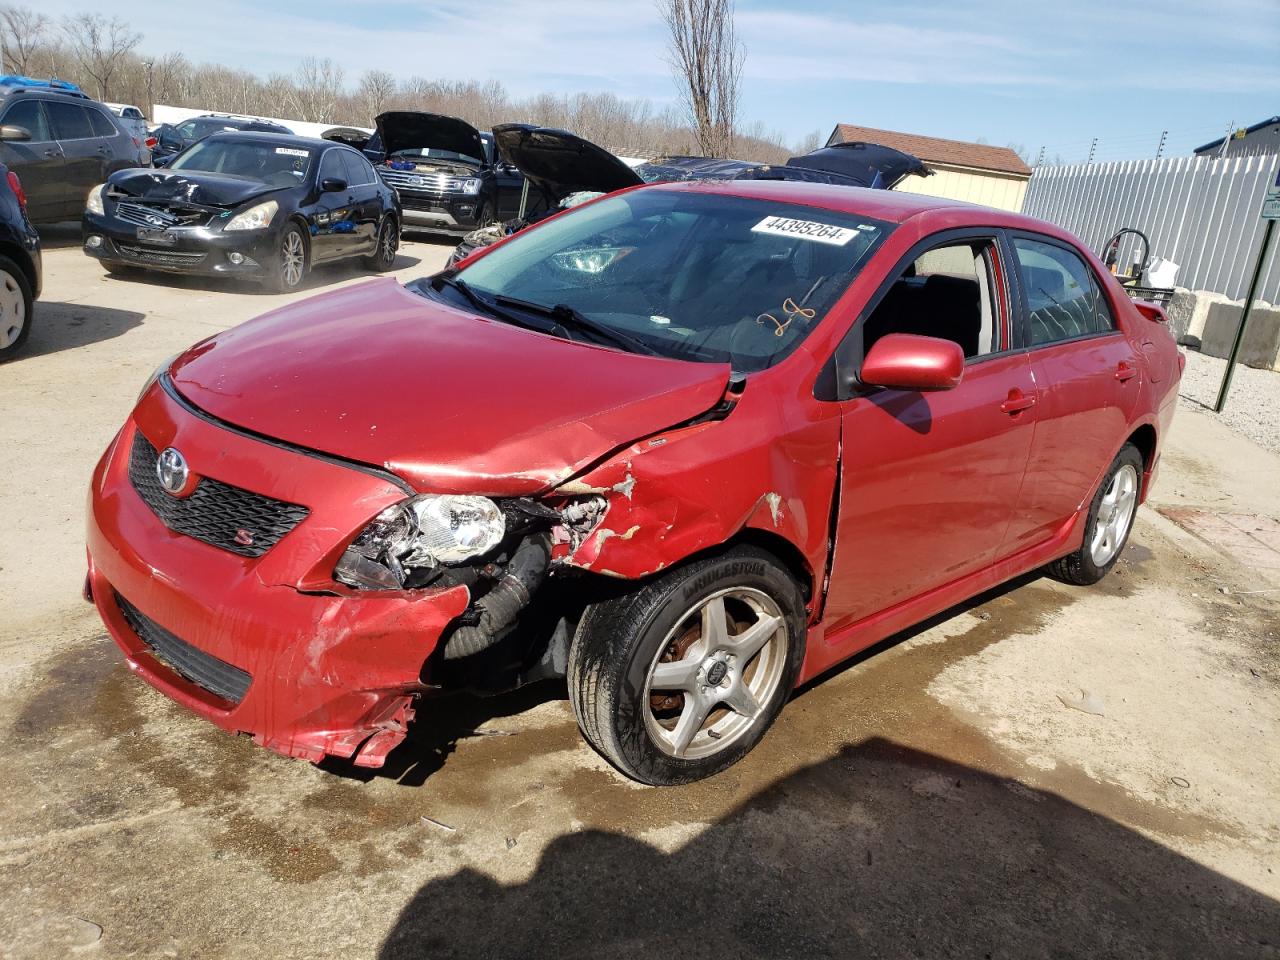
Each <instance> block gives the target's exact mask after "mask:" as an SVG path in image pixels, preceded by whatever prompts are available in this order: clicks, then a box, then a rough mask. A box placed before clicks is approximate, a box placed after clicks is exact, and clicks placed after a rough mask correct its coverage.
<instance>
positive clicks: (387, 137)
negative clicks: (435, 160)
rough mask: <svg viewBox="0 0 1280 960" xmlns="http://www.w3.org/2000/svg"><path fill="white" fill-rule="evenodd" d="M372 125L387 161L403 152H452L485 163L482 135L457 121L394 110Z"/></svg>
mask: <svg viewBox="0 0 1280 960" xmlns="http://www.w3.org/2000/svg"><path fill="white" fill-rule="evenodd" d="M373 122H374V125H375V126H376V127H377V130H378V139H379V140H380V141H381V142H382V151H383V154H384V155H385V156H387V157H390V156H391V155H392V154H393V153H396V152H397V151H400V150H449V151H452V152H453V153H460V154H463V155H464V156H468V157H474V158H475V159H476V160H478V161H480V162H482V163H483V162H484V160H485V153H484V141H483V140H481V139H480V131H478V130H477V129H476V128H475V127H473V126H472V125H471V124H469V123H467V121H465V120H459V119H458V118H457V117H446V116H444V115H442V114H439V113H421V112H419V111H416V110H392V111H390V112H388V113H380V114H378V116H377V118H376V119H375V120H374V121H373Z"/></svg>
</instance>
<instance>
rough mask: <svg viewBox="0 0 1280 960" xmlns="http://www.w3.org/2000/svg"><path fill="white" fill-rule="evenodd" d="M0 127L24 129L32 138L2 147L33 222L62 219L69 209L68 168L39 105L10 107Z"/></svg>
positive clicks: (19, 103)
mask: <svg viewBox="0 0 1280 960" xmlns="http://www.w3.org/2000/svg"><path fill="white" fill-rule="evenodd" d="M0 124H7V125H12V126H15V127H22V128H23V129H24V130H26V131H27V132H28V133H29V134H31V139H30V140H8V141H5V142H3V143H0V160H3V161H4V164H5V166H7V167H8V168H9V169H10V170H12V171H13V172H14V173H16V174H17V175H18V179H20V180H21V181H22V189H23V190H24V191H25V192H26V194H27V204H28V212H29V215H30V217H31V219H32V220H34V221H36V222H37V223H46V222H49V221H51V220H57V219H59V218H61V217H63V216H64V215H65V208H66V205H67V187H66V182H65V176H66V169H65V166H66V165H65V162H64V160H63V156H62V147H60V146H58V142H57V141H56V140H55V139H54V138H53V133H52V132H51V128H50V127H49V118H48V116H47V115H46V114H45V112H44V107H43V106H42V105H41V103H40V101H39V100H35V99H31V98H23V99H20V100H18V101H17V102H16V103H13V104H11V105H10V106H9V108H8V109H7V110H5V111H4V113H3V114H0Z"/></svg>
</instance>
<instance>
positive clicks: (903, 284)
mask: <svg viewBox="0 0 1280 960" xmlns="http://www.w3.org/2000/svg"><path fill="white" fill-rule="evenodd" d="M995 257H996V252H995V242H994V240H965V241H962V242H959V243H949V244H944V245H942V246H938V247H934V248H933V249H932V250H927V251H926V252H924V253H923V254H921V255H920V256H919V257H917V258H916V259H915V260H914V261H912V262H911V263H910V264H909V265H908V266H907V268H906V270H904V271H903V272H902V273H901V274H900V275H899V276H898V278H897V279H896V280H894V282H893V285H892V286H891V287H889V289H888V291H886V293H885V295H884V297H883V299H881V301H880V302H879V303H878V304H877V305H876V308H875V309H874V310H873V311H872V312H871V314H870V316H868V317H867V319H866V321H865V322H864V324H863V335H862V347H863V350H864V351H867V350H870V349H871V346H872V344H874V343H875V342H876V341H877V340H879V339H880V338H881V337H883V336H884V335H886V334H889V333H910V334H915V335H917V336H924V337H937V338H939V339H942V340H953V341H955V342H956V343H958V344H959V345H960V348H961V349H962V350H963V351H964V355H965V359H966V360H972V359H975V358H977V357H982V356H985V355H987V354H990V353H995V352H998V351H999V350H1001V349H1003V346H1002V339H1003V338H1002V327H1003V324H1002V323H1001V321H1000V316H1001V314H1000V309H999V304H1000V299H999V297H998V296H997V294H996V290H995V285H996V284H995V278H996V275H997V274H996V259H995Z"/></svg>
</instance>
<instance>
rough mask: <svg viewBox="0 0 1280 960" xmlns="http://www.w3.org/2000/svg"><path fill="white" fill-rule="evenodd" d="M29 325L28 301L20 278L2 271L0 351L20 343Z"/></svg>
mask: <svg viewBox="0 0 1280 960" xmlns="http://www.w3.org/2000/svg"><path fill="white" fill-rule="evenodd" d="M26 325H27V301H26V299H25V298H24V297H23V296H22V287H21V286H20V285H19V284H18V278H17V277H15V276H14V275H13V274H11V273H9V272H8V271H7V270H6V271H0V350H3V349H4V348H5V347H11V346H13V345H14V344H15V343H17V342H18V337H20V336H21V335H22V328H23V327H25V326H26Z"/></svg>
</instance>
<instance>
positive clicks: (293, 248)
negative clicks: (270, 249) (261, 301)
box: [265, 224, 307, 293]
mask: <svg viewBox="0 0 1280 960" xmlns="http://www.w3.org/2000/svg"><path fill="white" fill-rule="evenodd" d="M306 275H307V241H306V239H305V238H304V237H303V236H302V231H301V230H300V229H299V228H298V227H297V225H296V224H290V225H289V226H288V227H286V228H285V230H284V232H283V233H282V234H281V235H280V249H279V250H278V251H277V253H276V262H275V269H274V270H273V271H272V273H271V275H270V276H269V277H268V278H267V280H266V281H265V286H266V287H267V288H268V289H269V290H271V291H272V292H273V293H288V292H289V291H290V290H296V289H297V288H298V287H299V286H300V285H301V284H302V279H303V277H305V276H306Z"/></svg>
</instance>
